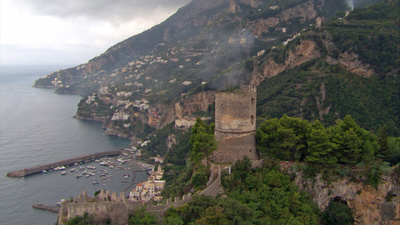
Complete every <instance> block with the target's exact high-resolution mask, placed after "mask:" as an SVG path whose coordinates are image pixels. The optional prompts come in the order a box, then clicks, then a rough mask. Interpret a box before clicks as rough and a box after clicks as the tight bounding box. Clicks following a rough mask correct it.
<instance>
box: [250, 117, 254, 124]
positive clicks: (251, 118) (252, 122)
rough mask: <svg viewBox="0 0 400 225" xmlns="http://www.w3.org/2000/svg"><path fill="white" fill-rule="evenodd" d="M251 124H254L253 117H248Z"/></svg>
mask: <svg viewBox="0 0 400 225" xmlns="http://www.w3.org/2000/svg"><path fill="white" fill-rule="evenodd" d="M250 121H251V124H254V116H251V117H250Z"/></svg>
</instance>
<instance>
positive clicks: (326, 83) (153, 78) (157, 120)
mask: <svg viewBox="0 0 400 225" xmlns="http://www.w3.org/2000/svg"><path fill="white" fill-rule="evenodd" d="M371 2H372V1H364V3H371ZM374 7H375V8H374ZM374 7H372V8H368V9H361V8H360V9H358V8H356V10H355V11H353V12H352V13H350V15H349V16H347V17H345V18H340V19H339V18H335V19H333V20H331V19H332V18H334V17H335V16H336V15H337V12H339V11H341V12H344V11H346V10H348V9H349V6H348V5H346V4H345V1H342V2H340V1H339V2H338V1H334V0H325V1H324V0H281V1H261V0H218V1H211V0H194V1H192V2H191V3H189V4H188V5H187V6H185V7H183V8H181V9H180V10H178V12H177V13H176V14H174V15H173V16H171V17H170V18H169V19H167V20H166V21H165V22H163V23H161V24H160V25H157V26H155V27H153V28H151V29H149V30H147V31H145V32H143V33H141V34H139V35H136V36H133V37H131V38H129V39H127V40H125V41H122V42H120V43H118V44H116V45H115V46H112V47H111V48H110V49H108V50H107V51H106V52H105V53H103V54H102V55H100V56H98V57H96V58H94V59H92V60H90V61H89V62H88V63H86V64H82V65H79V66H77V67H74V68H70V69H67V70H62V71H57V72H54V73H52V74H49V75H46V76H45V77H43V78H41V79H39V80H37V81H36V82H35V85H34V86H36V87H53V88H55V89H56V93H76V94H80V95H82V96H83V99H82V101H81V102H80V103H79V105H78V111H77V114H76V118H80V119H89V120H98V121H102V122H104V127H105V128H106V133H107V134H111V135H118V136H121V137H125V138H135V137H138V138H139V139H141V140H144V139H146V138H147V137H148V135H149V134H150V133H152V132H154V130H155V128H157V129H161V128H164V127H165V126H166V125H167V124H170V123H172V122H175V125H177V124H185V123H186V124H190V123H192V122H193V121H194V120H195V117H197V116H205V117H207V116H211V117H212V113H213V102H214V95H215V93H216V92H217V91H221V90H224V89H227V88H237V87H239V86H241V85H248V84H253V85H258V86H259V88H258V90H259V93H258V116H260V117H280V116H282V115H283V114H288V115H290V116H296V117H301V118H304V119H308V120H310V121H313V120H316V119H318V120H321V121H322V122H323V123H325V124H327V125H329V124H333V123H334V121H335V120H336V119H338V118H343V117H344V116H345V115H347V114H351V115H352V116H353V118H354V119H355V120H356V121H357V123H359V124H360V125H361V126H362V127H363V128H365V129H367V130H375V131H376V130H377V129H378V128H379V126H386V127H387V129H388V131H389V133H390V134H391V135H398V134H399V118H398V116H397V115H399V113H400V106H399V102H400V101H399V90H398V88H397V87H398V85H399V77H398V72H399V66H398V63H399V56H398V48H397V49H396V48H393V47H392V46H396V45H397V46H398V43H399V42H398V40H399V36H398V27H399V26H398V10H397V12H396V7H397V9H398V1H389V2H388V3H385V4H380V5H377V6H374ZM376 10H377V11H379V10H381V11H382V10H386V11H383V13H382V12H381V14H377V13H374V12H375V11H376ZM387 10H388V11H387ZM341 14H343V15H341ZM341 14H340V16H342V17H343V16H344V13H341ZM319 17H324V18H325V20H324V18H319ZM317 18H319V19H318V20H317ZM316 21H318V24H317V25H318V26H316ZM324 21H329V22H324ZM310 25H311V26H310ZM365 34H368V36H366V35H365ZM366 37H369V38H366ZM290 40H292V41H290ZM377 40H379V41H377ZM376 57H378V58H376ZM182 126H183V127H184V126H185V125H182ZM168 127H171V126H168ZM164 133H168V132H164ZM164 136H165V135H164ZM166 136H168V135H166ZM164 140H165V139H164ZM164 140H161V139H160V143H164V142H165V141H164ZM163 151H165V149H164V150H163ZM154 154H156V152H155V153H154Z"/></svg>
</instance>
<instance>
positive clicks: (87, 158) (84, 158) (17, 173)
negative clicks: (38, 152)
mask: <svg viewBox="0 0 400 225" xmlns="http://www.w3.org/2000/svg"><path fill="white" fill-rule="evenodd" d="M122 151H123V150H117V151H109V152H97V153H93V154H89V155H83V156H79V157H75V158H72V159H66V160H62V161H58V162H55V163H49V164H45V165H41V166H35V167H31V168H26V169H22V170H17V171H13V172H9V173H7V176H8V177H25V176H28V175H32V174H35V173H41V172H42V171H43V170H50V169H53V168H56V167H60V166H69V165H73V164H75V163H79V162H84V161H92V160H95V159H98V158H102V157H107V156H116V155H120V154H121V153H122Z"/></svg>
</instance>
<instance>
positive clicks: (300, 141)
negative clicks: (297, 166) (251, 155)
mask: <svg viewBox="0 0 400 225" xmlns="http://www.w3.org/2000/svg"><path fill="white" fill-rule="evenodd" d="M310 130H311V127H310V125H309V123H308V122H307V121H306V120H302V119H299V118H294V117H289V116H287V115H284V116H283V117H282V118H281V119H279V120H278V119H270V120H266V121H265V122H264V123H262V124H261V126H260V129H259V130H257V144H258V146H259V150H260V151H261V152H262V153H264V154H267V155H273V156H275V157H276V158H278V159H281V160H290V161H302V160H303V159H304V158H305V157H306V155H307V138H308V135H309V132H310Z"/></svg>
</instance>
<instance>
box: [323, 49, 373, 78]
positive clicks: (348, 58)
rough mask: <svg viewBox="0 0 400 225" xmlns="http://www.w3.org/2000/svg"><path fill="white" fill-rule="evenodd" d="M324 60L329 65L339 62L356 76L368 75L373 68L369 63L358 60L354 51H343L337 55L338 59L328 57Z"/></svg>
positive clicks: (371, 72)
mask: <svg viewBox="0 0 400 225" xmlns="http://www.w3.org/2000/svg"><path fill="white" fill-rule="evenodd" d="M326 61H327V62H328V63H329V64H331V65H337V64H339V65H340V66H341V67H343V68H344V69H346V70H348V71H350V72H352V73H353V74H355V75H358V76H362V77H370V76H371V75H372V74H374V70H373V69H371V68H370V65H368V64H366V63H363V62H362V61H361V60H359V59H358V55H357V54H355V53H354V52H351V53H349V52H345V53H343V54H341V55H340V56H339V59H334V58H332V57H328V58H327V60H326Z"/></svg>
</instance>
